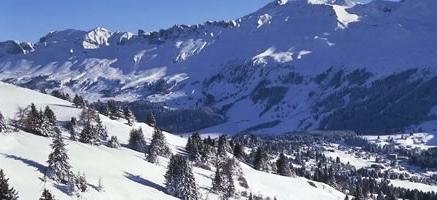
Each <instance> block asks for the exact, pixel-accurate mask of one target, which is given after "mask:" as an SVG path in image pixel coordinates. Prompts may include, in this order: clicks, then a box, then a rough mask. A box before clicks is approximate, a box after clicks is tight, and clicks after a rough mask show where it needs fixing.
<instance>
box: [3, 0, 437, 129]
mask: <svg viewBox="0 0 437 200" xmlns="http://www.w3.org/2000/svg"><path fill="white" fill-rule="evenodd" d="M436 9H437V2H436V1H434V0H404V1H400V2H393V1H383V0H375V1H372V2H371V3H368V4H355V3H352V2H351V1H325V0H293V1H291V0H290V1H286V0H281V1H276V2H273V3H270V4H268V5H266V6H265V7H263V8H261V9H260V10H258V11H256V12H254V13H252V14H249V15H247V16H244V17H242V18H239V19H236V20H232V21H219V22H206V23H204V24H199V25H191V26H188V25H176V26H174V27H171V28H169V29H166V30H160V31H157V32H144V31H141V30H140V31H138V33H137V34H133V33H128V32H111V31H109V30H106V29H104V28H96V29H94V30H91V31H89V32H86V31H79V30H64V31H55V32H51V33H49V34H47V35H46V36H44V37H42V38H41V39H40V41H39V42H37V43H34V44H31V43H20V42H16V41H7V42H3V43H0V72H1V73H0V80H3V81H5V82H9V83H13V84H17V85H21V86H24V87H28V88H32V89H48V90H51V89H57V88H61V89H64V90H66V91H71V92H75V93H80V94H83V95H86V97H87V98H88V99H89V100H97V99H103V100H104V99H110V98H114V99H116V100H120V101H127V102H131V105H132V107H134V108H135V111H136V112H137V113H144V112H143V111H144V110H145V109H149V110H150V109H152V110H155V111H156V112H157V116H158V121H159V123H160V124H161V125H162V126H163V127H165V128H166V129H167V130H172V131H176V132H190V131H194V130H199V129H201V130H202V131H203V132H210V133H214V132H226V133H237V132H257V133H282V132H289V131H295V130H306V129H349V130H357V131H365V132H375V131H378V132H381V131H386V132H392V131H398V130H402V129H419V128H422V129H426V130H427V131H435V130H434V127H435V126H433V125H432V124H433V123H435V122H434V121H433V120H435V119H436V117H435V116H436V115H435V109H434V107H435V105H436V104H437V96H436V94H437V91H436V87H434V85H435V83H436V82H437V76H436V75H437V72H436V64H437V51H436V49H435V47H436V46H437V37H436V35H435V33H436V32H437V20H435V19H437V12H435V10H436ZM139 117H140V118H141V117H142V115H139ZM175 122H177V123H175ZM175 124H177V125H175Z"/></svg>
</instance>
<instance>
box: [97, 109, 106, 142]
mask: <svg viewBox="0 0 437 200" xmlns="http://www.w3.org/2000/svg"><path fill="white" fill-rule="evenodd" d="M94 128H95V130H94V131H95V132H96V135H97V136H98V140H99V143H100V144H101V143H103V142H104V141H107V140H108V131H107V130H106V128H105V127H104V126H103V122H102V120H101V119H100V116H99V115H96V125H95V127H94Z"/></svg>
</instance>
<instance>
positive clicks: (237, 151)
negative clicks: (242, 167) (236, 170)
mask: <svg viewBox="0 0 437 200" xmlns="http://www.w3.org/2000/svg"><path fill="white" fill-rule="evenodd" d="M232 154H233V155H234V156H235V158H237V159H241V158H243V157H244V151H243V146H241V145H240V143H236V144H235V145H234V149H233V152H232Z"/></svg>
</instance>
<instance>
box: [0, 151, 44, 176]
mask: <svg viewBox="0 0 437 200" xmlns="http://www.w3.org/2000/svg"><path fill="white" fill-rule="evenodd" d="M1 154H2V155H3V156H5V157H6V158H10V159H14V160H18V161H21V162H23V163H24V164H26V165H29V166H31V167H34V168H36V169H37V170H38V171H39V172H41V173H42V174H45V171H46V166H44V165H43V164H41V163H39V162H36V161H33V160H29V159H26V158H22V157H20V156H15V155H9V154H4V153H1Z"/></svg>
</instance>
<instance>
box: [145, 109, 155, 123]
mask: <svg viewBox="0 0 437 200" xmlns="http://www.w3.org/2000/svg"><path fill="white" fill-rule="evenodd" d="M146 124H148V125H149V126H152V127H154V126H156V119H155V116H154V115H153V113H152V112H148V113H147V114H146Z"/></svg>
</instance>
